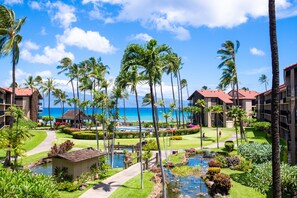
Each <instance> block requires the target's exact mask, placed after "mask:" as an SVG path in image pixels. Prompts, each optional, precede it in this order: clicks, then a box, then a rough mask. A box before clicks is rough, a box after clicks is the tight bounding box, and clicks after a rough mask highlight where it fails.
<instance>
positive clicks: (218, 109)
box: [207, 105, 223, 148]
mask: <svg viewBox="0 0 297 198" xmlns="http://www.w3.org/2000/svg"><path fill="white" fill-rule="evenodd" d="M207 110H208V111H210V112H212V113H214V114H215V123H216V127H217V148H219V147H220V146H219V122H218V121H219V118H218V115H219V114H220V113H223V106H222V105H214V106H210V107H208V108H207Z"/></svg>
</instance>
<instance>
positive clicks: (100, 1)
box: [82, 0, 297, 40]
mask: <svg viewBox="0 0 297 198" xmlns="http://www.w3.org/2000/svg"><path fill="white" fill-rule="evenodd" d="M82 3H83V4H87V3H93V4H94V5H99V8H100V9H101V10H105V9H107V6H108V4H111V5H113V6H118V11H117V12H118V13H113V14H115V15H116V16H114V17H113V20H114V21H136V22H140V23H141V24H142V25H143V26H144V27H148V28H155V29H157V30H166V31H169V32H171V33H172V34H173V35H174V36H175V37H176V38H177V39H180V40H187V39H189V38H190V33H189V31H188V30H187V29H186V28H188V27H200V26H207V27H210V28H216V27H224V28H232V27H235V26H238V25H240V24H243V23H246V22H247V21H248V20H249V18H259V17H263V16H267V15H268V6H267V5H268V0H261V1H259V0H225V1H218V0H208V1H205V0H183V1H169V0H164V1H155V0H142V1H139V0H83V1H82ZM105 5H107V6H106V7H104V6H105ZM292 6H294V5H293V3H290V1H289V0H276V8H277V11H278V13H282V12H284V11H285V10H288V9H289V8H291V7H292ZM148 8H149V9H148ZM295 11H296V9H295ZM102 13H103V12H101V14H102ZM290 13H292V12H290ZM294 13H295V14H297V12H294ZM106 17H108V18H110V14H109V13H107V15H106V16H100V19H101V18H103V19H102V20H104V18H106Z"/></svg>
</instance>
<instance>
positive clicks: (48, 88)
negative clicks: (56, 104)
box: [41, 78, 56, 128]
mask: <svg viewBox="0 0 297 198" xmlns="http://www.w3.org/2000/svg"><path fill="white" fill-rule="evenodd" d="M55 87H56V84H55V82H54V79H53V78H47V80H46V81H45V82H43V83H42V84H41V89H42V91H43V92H44V93H45V95H46V96H48V116H49V118H50V117H51V92H52V91H53V90H55ZM50 128H52V120H51V119H50Z"/></svg>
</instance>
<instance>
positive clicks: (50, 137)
mask: <svg viewBox="0 0 297 198" xmlns="http://www.w3.org/2000/svg"><path fill="white" fill-rule="evenodd" d="M46 134H47V137H46V138H45V140H43V142H41V143H40V144H39V145H38V146H36V147H35V148H34V149H32V150H30V151H28V152H26V155H27V156H30V155H34V154H36V153H40V152H44V151H49V150H50V149H51V147H52V145H53V142H54V141H55V139H56V133H55V131H46Z"/></svg>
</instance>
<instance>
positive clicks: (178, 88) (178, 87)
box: [176, 75, 180, 127]
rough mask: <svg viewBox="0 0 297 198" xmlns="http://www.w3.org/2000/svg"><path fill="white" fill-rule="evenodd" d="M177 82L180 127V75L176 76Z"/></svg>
mask: <svg viewBox="0 0 297 198" xmlns="http://www.w3.org/2000/svg"><path fill="white" fill-rule="evenodd" d="M176 84H177V98H178V99H177V102H178V126H179V127H180V86H179V85H180V83H179V79H178V75H177V76H176Z"/></svg>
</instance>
